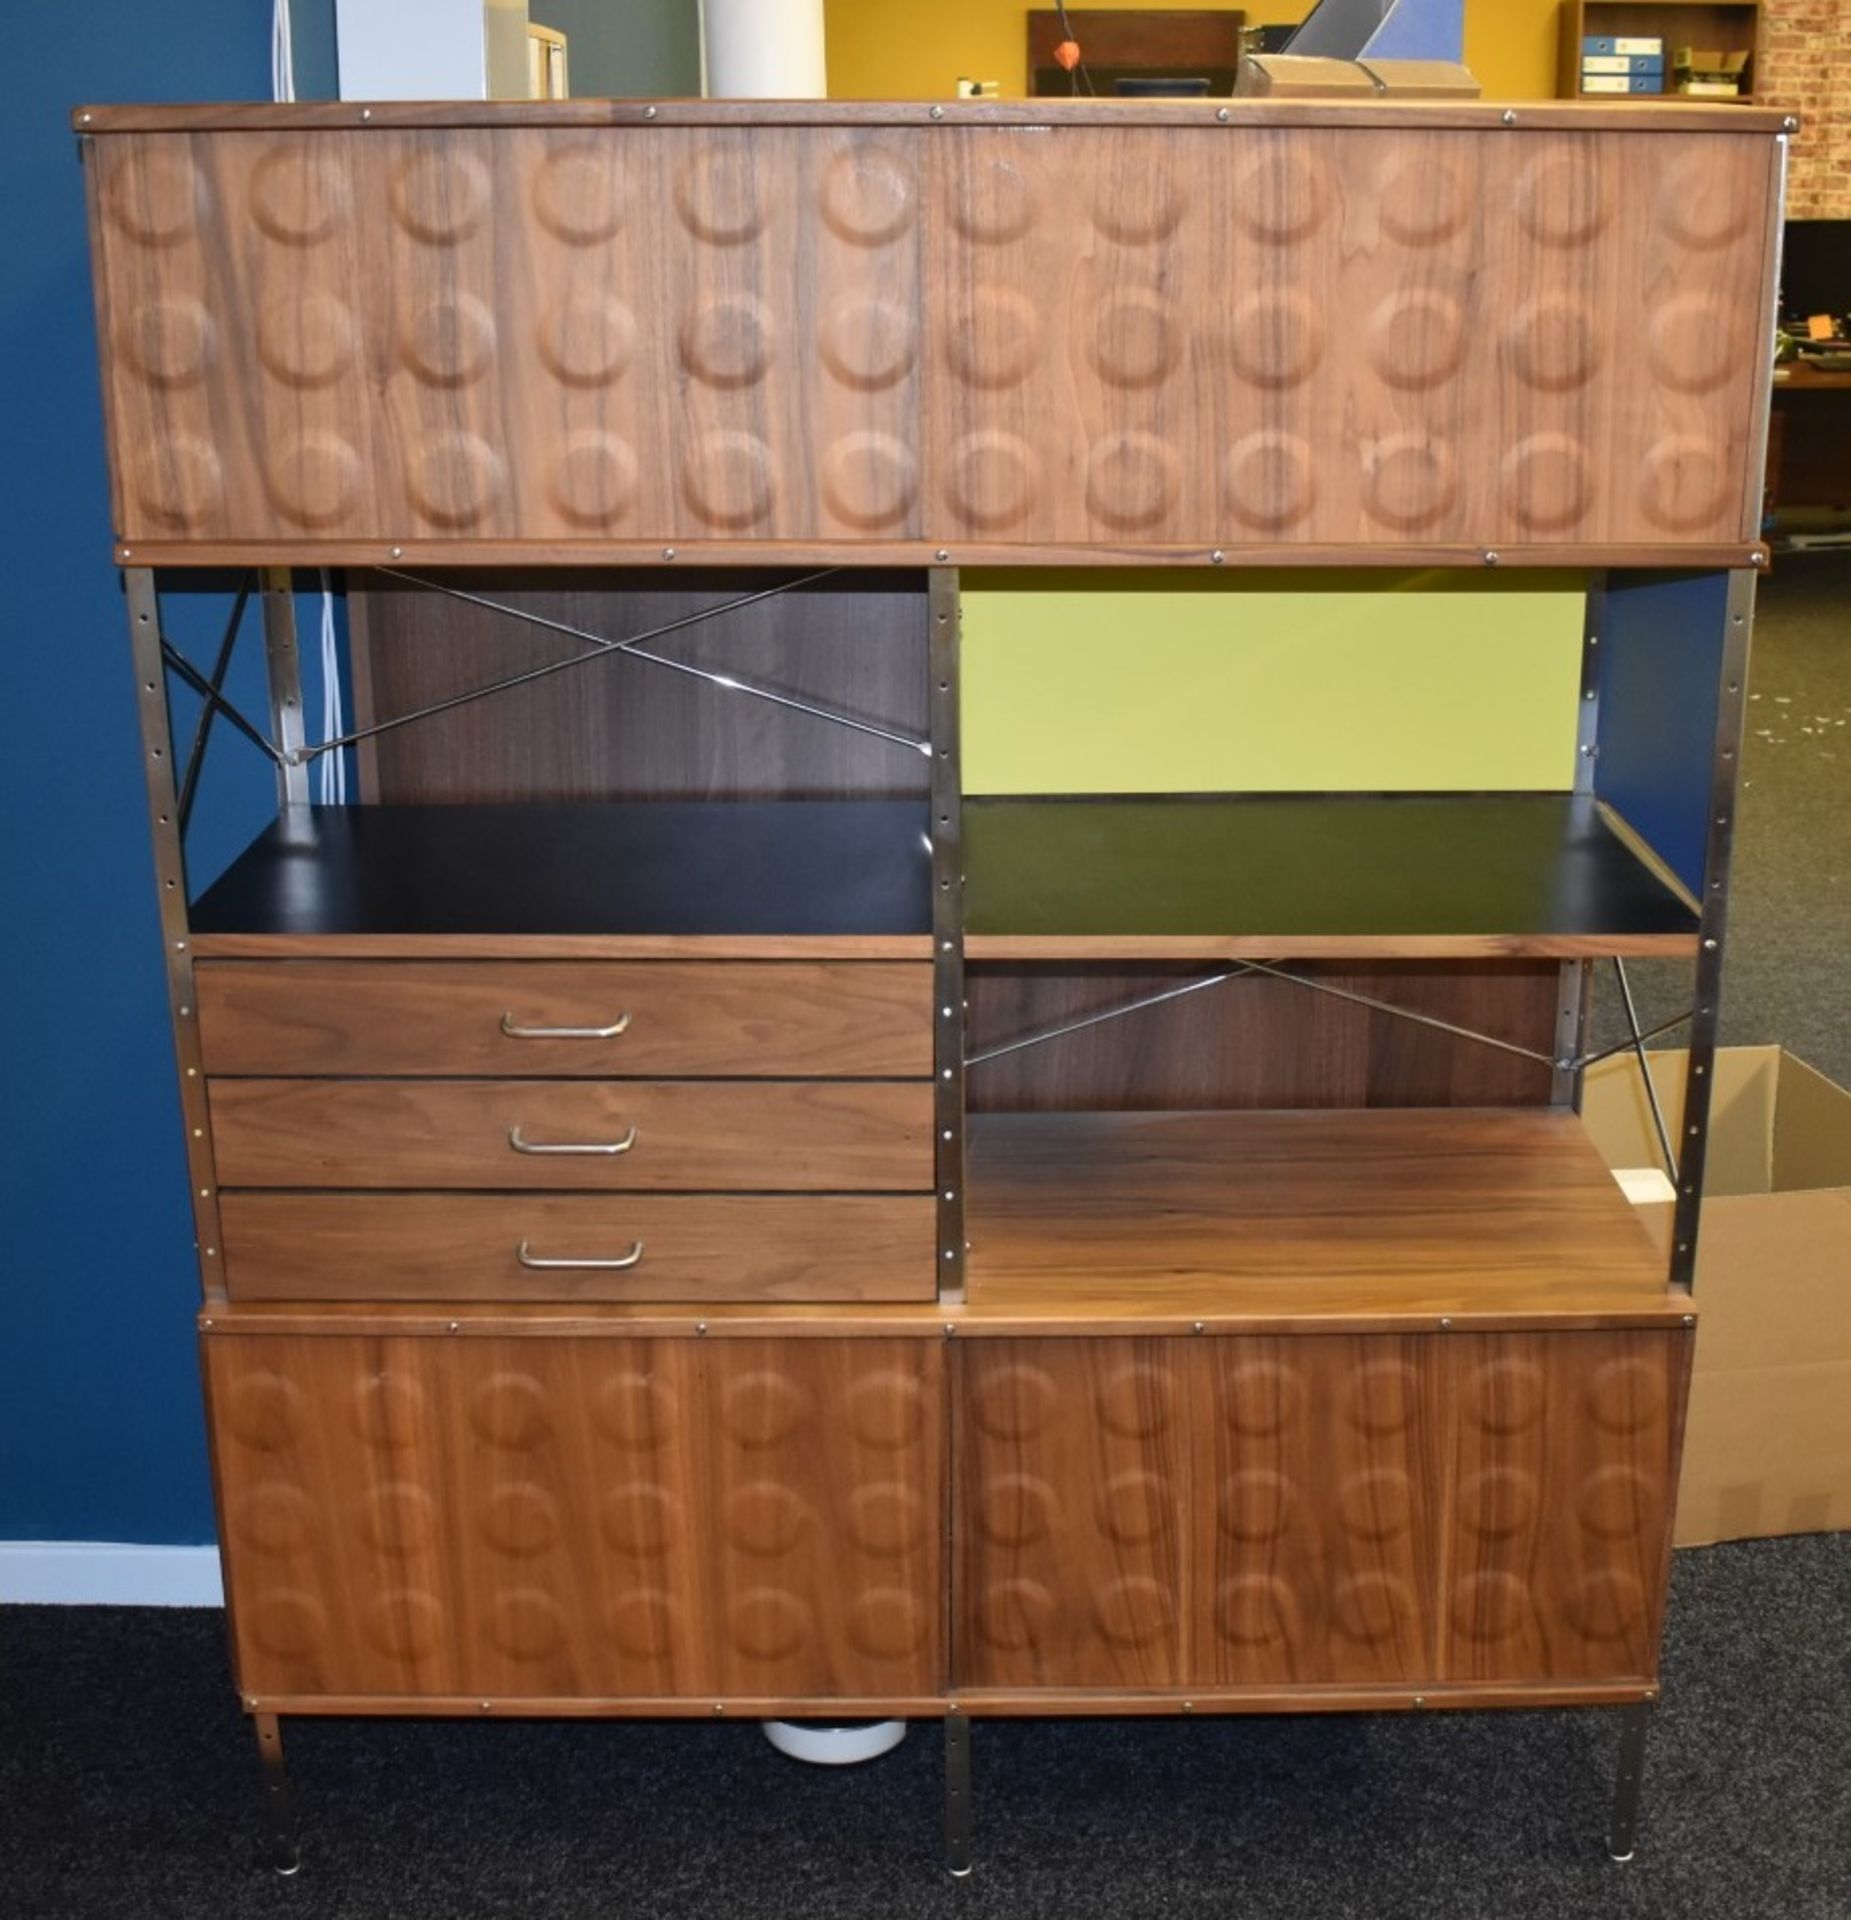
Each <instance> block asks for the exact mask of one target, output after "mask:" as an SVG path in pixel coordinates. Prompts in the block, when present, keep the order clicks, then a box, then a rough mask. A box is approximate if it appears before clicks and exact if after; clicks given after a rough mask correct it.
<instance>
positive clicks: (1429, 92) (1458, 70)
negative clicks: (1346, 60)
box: [1357, 59, 1480, 100]
mask: <svg viewBox="0 0 1851 1920" xmlns="http://www.w3.org/2000/svg"><path fill="white" fill-rule="evenodd" d="M1357 65H1358V66H1360V67H1361V68H1362V70H1363V71H1364V72H1365V73H1366V74H1368V75H1370V76H1371V77H1372V78H1373V79H1374V81H1375V83H1376V85H1377V86H1378V87H1379V88H1380V89H1381V90H1382V92H1383V93H1384V94H1385V95H1386V96H1387V97H1388V98H1390V99H1392V100H1476V99H1477V98H1478V96H1479V92H1480V88H1479V85H1478V82H1477V81H1476V80H1475V79H1474V78H1473V77H1472V70H1471V69H1470V68H1469V67H1462V66H1460V64H1459V63H1458V61H1456V60H1375V59H1369V60H1360V61H1358V62H1357Z"/></svg>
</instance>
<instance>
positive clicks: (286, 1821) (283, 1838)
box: [254, 1713, 302, 1875]
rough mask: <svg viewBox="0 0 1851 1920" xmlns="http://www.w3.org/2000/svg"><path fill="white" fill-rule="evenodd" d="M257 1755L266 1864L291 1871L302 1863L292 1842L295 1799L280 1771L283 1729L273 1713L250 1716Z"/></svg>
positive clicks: (294, 1832) (294, 1831)
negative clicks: (260, 1765) (261, 1774)
mask: <svg viewBox="0 0 1851 1920" xmlns="http://www.w3.org/2000/svg"><path fill="white" fill-rule="evenodd" d="M254 1718H255V1721H256V1726H257V1757H258V1759H259V1760H260V1761H262V1762H263V1770H264V1820H265V1824H266V1826H267V1827H268V1830H269V1836H270V1864H271V1866H272V1867H274V1868H275V1869H276V1871H277V1872H278V1873H280V1874H285V1875H287V1874H292V1873H294V1872H295V1871H296V1869H297V1868H298V1867H299V1866H301V1864H302V1854H301V1851H300V1849H299V1848H298V1847H297V1845H296V1798H295V1795H294V1794H293V1793H292V1792H291V1791H290V1788H289V1775H288V1774H287V1773H286V1772H284V1770H283V1729H282V1727H281V1725H280V1724H279V1723H278V1721H277V1717H276V1715H275V1714H273V1713H260V1714H257V1715H255V1716H254Z"/></svg>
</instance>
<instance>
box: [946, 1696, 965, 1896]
mask: <svg viewBox="0 0 1851 1920" xmlns="http://www.w3.org/2000/svg"><path fill="white" fill-rule="evenodd" d="M945 1871H946V1872H947V1873H948V1874H950V1875H951V1877H952V1879H954V1880H962V1879H963V1878H964V1877H965V1875H966V1874H968V1873H969V1872H970V1715H969V1714H967V1713H962V1712H960V1711H959V1710H958V1709H957V1708H956V1707H953V1708H952V1710H951V1711H950V1712H949V1713H948V1714H946V1715H945Z"/></svg>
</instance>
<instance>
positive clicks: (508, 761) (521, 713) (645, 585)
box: [348, 554, 930, 832]
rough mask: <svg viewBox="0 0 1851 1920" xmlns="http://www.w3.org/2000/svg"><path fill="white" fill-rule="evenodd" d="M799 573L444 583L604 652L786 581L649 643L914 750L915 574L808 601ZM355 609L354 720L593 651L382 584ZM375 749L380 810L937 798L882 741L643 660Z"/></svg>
mask: <svg viewBox="0 0 1851 1920" xmlns="http://www.w3.org/2000/svg"><path fill="white" fill-rule="evenodd" d="M650 558H651V559H652V560H659V559H660V555H659V554H652V555H651V556H650ZM789 579H790V576H789V575H788V574H785V573H782V572H777V573H774V572H770V571H750V572H741V571H737V570H731V571H727V572H720V571H717V570H702V569H695V568H690V569H688V570H686V571H685V572H684V571H683V569H682V568H680V567H679V566H677V567H673V568H665V567H661V566H651V567H649V568H646V569H638V570H634V571H630V572H626V573H621V574H613V573H611V572H608V571H606V572H603V573H596V572H591V573H573V574H570V575H567V576H566V577H564V578H563V579H562V578H560V577H559V576H558V575H553V576H551V577H550V578H549V577H548V576H546V575H544V574H529V573H510V574H501V575H493V576H490V577H488V578H483V577H482V576H481V575H479V574H478V575H473V576H471V577H470V578H469V579H468V580H467V581H466V582H462V583H453V584H462V585H464V586H465V588H466V590H467V591H469V592H471V593H475V594H479V595H481V596H482V597H484V598H486V599H490V600H494V601H497V602H500V603H503V604H506V605H508V606H511V607H515V608H518V609H519V610H520V611H521V612H523V613H526V614H528V615H530V616H533V617H536V618H539V619H546V620H554V621H557V622H559V623H561V624H562V625H566V626H570V627H576V628H578V629H579V630H580V631H582V632H589V633H595V634H598V635H601V636H602V637H604V638H606V639H609V640H624V639H628V638H630V637H632V636H634V635H638V634H642V633H645V632H649V631H652V630H654V629H656V628H658V627H661V626H663V625H665V624H667V623H669V622H671V621H676V620H684V619H687V618H688V617H689V616H690V615H692V614H694V613H697V612H700V611H703V610H705V609H708V608H712V607H716V606H721V605H724V604H727V603H729V602H734V601H737V600H739V599H741V598H743V597H744V596H746V595H748V594H752V593H756V592H762V591H764V590H766V589H767V588H770V587H772V586H776V585H784V586H785V587H786V591H783V592H781V593H779V594H778V595H777V596H776V597H775V598H772V599H765V600H760V601H758V602H756V603H755V604H753V605H751V606H747V607H737V608H735V610H734V611H732V612H730V613H727V614H725V615H723V616H720V617H718V618H716V619H713V620H711V621H708V622H705V623H703V624H701V625H698V626H692V627H684V628H682V629H681V630H680V631H678V632H675V633H672V634H667V635H664V636H663V637H662V638H660V639H657V640H653V641H650V642H649V643H648V644H649V646H650V647H651V649H652V650H654V651H657V652H660V653H663V654H665V655H667V656H668V657H670V658H672V659H675V660H678V661H682V662H685V663H687V664H688V665H691V666H696V667H699V668H701V669H703V670H704V671H708V672H714V673H729V674H737V675H739V676H740V677H741V678H743V679H745V680H747V681H750V682H751V683H752V684H753V685H756V686H763V687H767V688H770V689H771V690H772V691H774V692H778V693H781V694H786V695H791V696H794V697H796V698H799V699H808V700H812V701H814V702H816V703H817V704H819V705H821V706H823V707H825V708H827V709H828V710H829V711H831V712H837V713H844V714H847V715H849V716H850V717H852V718H855V719H858V720H863V721H868V722H871V723H872V724H874V725H876V726H881V727H885V728H887V729H888V730H889V731H891V732H895V733H898V734H901V735H903V736H904V737H906V738H908V739H915V740H923V739H924V738H925V737H926V735H927V733H928V732H929V731H930V728H929V725H928V722H927V719H926V711H925V708H926V667H925V629H926V618H927V613H926V596H925V581H924V579H923V577H922V576H921V575H920V574H919V573H917V572H916V571H911V570H907V571H899V572H884V573H878V574H868V573H847V574H835V575H832V576H831V577H829V578H827V579H825V580H819V581H817V582H815V583H814V584H812V585H810V586H805V587H789V586H788V582H789ZM348 608H349V615H350V619H352V620H353V622H354V625H355V631H356V632H357V633H363V635H364V642H363V644H359V645H356V648H355V661H354V700H355V708H356V719H357V721H358V723H359V724H361V725H365V724H366V723H367V722H369V721H371V720H376V719H385V718H388V717H390V716H392V715H394V714H400V713H406V712H410V711H413V710H416V709H421V708H424V707H426V706H431V705H434V704H436V703H437V702H439V701H442V700H447V699H451V698H453V697H455V696H456V695H458V694H460V693H463V692H466V691H468V690H470V689H472V688H475V687H481V686H486V685H488V684H490V683H491V682H493V681H496V680H500V679H504V678H507V677H508V676H510V675H513V674H517V673H523V672H527V671H530V670H531V669H533V668H536V667H540V666H544V665H547V664H549V663H551V662H553V661H557V660H565V659H572V658H575V657H583V656H584V655H585V654H586V652H587V651H588V649H587V648H586V646H585V645H584V643H583V642H582V641H577V640H573V639H571V638H569V637H567V636H565V635H561V634H558V633H552V632H548V631H546V630H544V629H541V628H536V627H533V626H531V625H528V624H525V623H524V622H522V621H520V620H517V619H514V618H512V617H510V616H509V615H508V614H505V613H500V612H496V611H493V610H491V609H489V608H484V607H479V606H475V605H472V604H469V603H468V602H462V601H458V600H456V599H454V598H452V597H450V596H449V595H446V594H442V593H438V592H434V591H432V590H430V589H428V588H423V587H416V586H411V585H408V584H406V583H404V582H402V581H399V580H395V579H393V578H392V577H390V576H389V575H386V574H377V573H376V574H366V575H356V576H353V577H350V579H349V582H348ZM369 747H370V755H371V757H370V763H369V770H368V776H367V784H366V792H367V797H368V798H369V799H371V800H377V801H382V802H385V803H387V804H402V803H406V802H428V801H444V802H453V801H511V800H518V801H549V800H551V801H562V800H572V801H583V800H613V799H629V800H759V801H770V800H821V799H831V798H838V797H855V798H862V799H873V798H884V799H904V798H909V797H923V796H924V794H925V792H926V787H927V766H926V762H925V759H924V757H923V756H922V755H919V754H916V753H908V752H907V751H906V750H905V748H904V747H900V746H896V745H895V744H894V743H893V742H892V741H890V740H880V739H875V738H873V737H871V736H870V735H867V734H862V733H856V732H853V731H851V730H850V729H849V728H846V727H838V726H831V725H830V724H828V723H827V722H826V721H821V720H818V719H816V718H815V717H814V716H812V715H809V714H803V713H796V712H793V711H791V710H790V709H789V708H785V707H780V706H777V705H774V704H773V703H771V702H769V701H764V700H752V699H729V698H727V697H725V696H724V695H723V694H722V693H720V692H718V691H717V690H716V689H715V688H714V687H713V686H712V685H710V684H707V683H703V682H700V681H695V680H691V679H689V678H687V677H686V676H684V675H681V674H677V673H673V672H671V671H669V670H667V669H665V668H663V667H660V666H656V665H653V664H651V663H650V662H648V661H635V660H632V661H623V660H617V659H605V660H598V661H594V662H592V663H590V664H588V665H586V666H583V667H578V668H574V669H573V670H572V671H570V672H566V673H558V674H554V675H551V676H550V677H548V678H546V679H543V680H536V681H533V682H531V683H530V684H529V685H527V686H525V687H522V688H519V689H516V690H513V691H511V692H509V693H506V694H498V695H496V696H495V698H493V699H492V700H480V701H476V702H474V703H472V704H470V705H468V706H463V707H458V708H455V709H453V710H452V711H451V712H449V713H445V714H439V715H437V716H435V717H434V718H431V719H429V720H424V721H420V722H419V723H418V725H416V726H414V727H402V728H399V729H397V730H396V731H393V732H390V733H385V734H381V735H379V736H378V737H377V738H376V739H375V740H373V741H372V742H370V743H369ZM793 831H794V832H795V831H797V829H793Z"/></svg>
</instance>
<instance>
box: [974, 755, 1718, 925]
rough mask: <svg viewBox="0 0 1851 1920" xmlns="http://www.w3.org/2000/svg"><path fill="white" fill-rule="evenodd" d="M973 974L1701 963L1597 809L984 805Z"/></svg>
mask: <svg viewBox="0 0 1851 1920" xmlns="http://www.w3.org/2000/svg"><path fill="white" fill-rule="evenodd" d="M964 837H965V873H966V904H965V926H966V929H967V932H966V946H965V950H966V952H967V953H968V954H969V956H970V957H971V958H972V959H973V960H1033V959H1052V958H1055V957H1060V956H1066V957H1070V958H1075V959H1116V960H1129V959H1166V958H1167V959H1183V958H1193V957H1213V956H1230V957H1238V956H1241V955H1255V956H1259V957H1262V958H1264V957H1277V958H1288V959H1289V958H1294V957H1296V958H1311V957H1347V956H1357V957H1362V956H1371V955H1374V956H1382V955H1403V956H1424V957H1427V958H1431V959H1441V958H1453V957H1464V956H1469V955H1475V954H1500V953H1501V954H1510V955H1524V954H1528V955H1537V956H1543V957H1550V958H1568V957H1582V956H1588V955H1601V954H1645V953H1661V954H1664V953H1671V954H1688V953H1690V952H1692V951H1694V949H1695V946H1696V939H1697V916H1696V914H1695V913H1694V912H1693V911H1692V910H1691V909H1690V908H1689V907H1688V906H1687V905H1686V904H1685V903H1684V901H1683V900H1682V899H1680V898H1679V896H1678V895H1677V894H1676V893H1674V892H1673V891H1672V890H1671V888H1670V887H1669V886H1667V885H1666V884H1665V882H1664V881H1663V880H1661V879H1660V878H1659V877H1658V876H1657V875H1656V874H1655V873H1654V872H1653V871H1652V870H1651V869H1650V868H1649V867H1648V866H1647V865H1646V864H1645V863H1644V861H1642V860H1641V859H1640V858H1639V857H1638V856H1637V855H1636V854H1635V853H1633V851H1632V850H1631V849H1630V848H1629V847H1628V846H1627V845H1626V844H1625V842H1624V841H1623V840H1622V839H1621V838H1620V837H1619V835H1617V834H1616V833H1615V832H1614V831H1613V829H1612V828H1611V827H1610V826H1609V825H1608V824H1607V822H1606V820H1605V819H1604V818H1603V817H1602V811H1601V808H1600V806H1599V803H1598V802H1597V801H1596V800H1595V799H1594V797H1593V795H1592V794H1569V793H1562V794H1551V793H1537V794H1389V795H1362V794H1287V795H1255V796H1241V795H1191V796H1174V797H1151V796H1135V797H1134V796H1123V797H1120V796H1112V797H1096V798H1078V797H1075V798H1065V797H1063V798H1058V799H1015V798H1008V799H1000V798H982V799H979V798H973V799H969V800H967V801H966V803H965V809H964Z"/></svg>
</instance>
